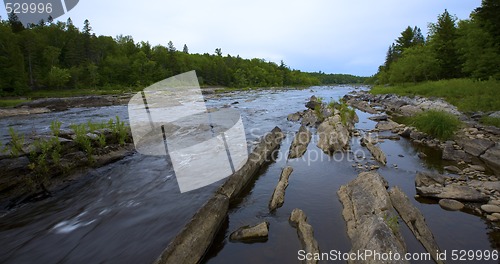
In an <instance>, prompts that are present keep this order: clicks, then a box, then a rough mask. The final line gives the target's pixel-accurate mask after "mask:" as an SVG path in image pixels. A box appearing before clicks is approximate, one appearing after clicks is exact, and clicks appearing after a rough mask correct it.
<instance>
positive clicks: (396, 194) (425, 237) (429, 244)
mask: <svg viewBox="0 0 500 264" xmlns="http://www.w3.org/2000/svg"><path fill="white" fill-rule="evenodd" d="M389 196H390V198H391V201H392V204H393V206H394V208H395V209H396V211H398V213H399V215H400V216H401V218H402V219H403V221H404V222H405V223H406V225H407V226H408V228H409V229H410V230H411V232H412V233H413V235H415V237H416V238H417V240H418V241H420V243H422V245H423V246H424V248H425V249H426V250H427V252H428V253H430V254H431V256H432V258H433V259H434V261H435V262H436V263H444V262H443V261H442V260H439V258H438V257H437V254H438V253H439V252H441V250H440V249H439V246H438V244H437V243H436V240H435V239H434V235H433V234H432V232H431V230H430V229H429V227H428V226H427V224H426V222H425V218H424V216H423V215H422V213H421V212H420V211H419V210H418V209H417V208H416V207H415V206H413V204H412V203H411V202H410V199H408V197H407V196H406V195H405V194H404V192H403V191H401V189H399V188H398V187H394V188H392V189H391V190H390V191H389Z"/></svg>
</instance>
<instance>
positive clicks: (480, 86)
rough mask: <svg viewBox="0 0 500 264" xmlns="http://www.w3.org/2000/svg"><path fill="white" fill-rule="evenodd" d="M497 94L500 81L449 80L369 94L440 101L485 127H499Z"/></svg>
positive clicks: (406, 85)
mask: <svg viewBox="0 0 500 264" xmlns="http://www.w3.org/2000/svg"><path fill="white" fill-rule="evenodd" d="M499 90H500V81H497V80H488V81H474V80H471V79H452V80H441V81H432V82H423V83H418V84H405V85H395V86H387V87H386V86H375V87H374V88H373V89H371V90H370V93H371V94H373V95H381V94H396V95H400V96H409V97H415V96H421V97H427V98H436V97H437V98H442V99H443V100H445V101H446V102H448V103H450V104H452V105H454V106H455V107H456V108H457V109H458V110H459V111H461V112H462V113H464V114H466V115H467V116H470V117H473V118H474V119H476V120H479V121H481V123H484V124H486V125H496V126H497V127H500V97H499V96H498V91H499Z"/></svg>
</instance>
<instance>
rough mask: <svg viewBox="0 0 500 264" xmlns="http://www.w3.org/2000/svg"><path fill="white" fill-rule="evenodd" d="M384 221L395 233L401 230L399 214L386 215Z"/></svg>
mask: <svg viewBox="0 0 500 264" xmlns="http://www.w3.org/2000/svg"><path fill="white" fill-rule="evenodd" d="M384 222H385V223H386V224H387V226H388V227H389V228H390V229H391V230H392V233H393V234H397V233H398V232H399V218H398V216H397V215H391V214H387V215H385V216H384Z"/></svg>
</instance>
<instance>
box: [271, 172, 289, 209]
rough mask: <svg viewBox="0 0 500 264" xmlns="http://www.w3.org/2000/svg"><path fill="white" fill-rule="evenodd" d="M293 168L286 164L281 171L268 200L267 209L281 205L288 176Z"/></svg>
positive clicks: (283, 200)
mask: <svg viewBox="0 0 500 264" xmlns="http://www.w3.org/2000/svg"><path fill="white" fill-rule="evenodd" d="M292 172H293V168H292V167H290V166H288V167H286V168H284V169H283V170H282V171H281V175H280V179H279V182H278V185H276V188H275V189H274V192H273V195H272V197H271V200H270V201H269V211H274V210H276V209H277V208H279V207H281V206H282V205H283V203H284V202H285V190H286V187H288V178H289V177H290V174H292Z"/></svg>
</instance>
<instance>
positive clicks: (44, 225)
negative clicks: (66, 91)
mask: <svg viewBox="0 0 500 264" xmlns="http://www.w3.org/2000/svg"><path fill="white" fill-rule="evenodd" d="M351 90H353V88H352V87H312V88H311V89H306V90H283V91H277V90H264V91H246V92H235V93H231V94H224V95H222V96H210V97H207V99H208V100H207V105H208V106H209V107H228V106H229V107H232V108H235V109H238V110H239V111H240V113H241V115H242V118H243V123H244V126H245V131H246V136H247V141H248V143H249V148H250V149H251V147H252V146H253V144H254V143H255V142H256V140H258V138H260V137H261V136H262V135H263V134H264V133H266V132H269V131H271V130H272V129H273V128H274V127H275V126H279V127H280V128H281V129H282V130H283V131H284V132H285V133H286V134H287V138H286V140H285V141H284V142H283V143H282V146H281V150H280V154H279V155H278V157H277V161H276V162H275V163H272V164H269V165H268V166H266V167H264V168H262V169H261V171H260V173H259V176H258V177H257V178H256V180H255V181H254V182H252V184H251V186H249V187H248V188H247V189H246V193H245V195H244V196H242V197H241V199H239V200H238V202H237V203H236V204H234V205H232V207H231V209H230V214H229V217H228V220H227V221H226V223H225V225H224V227H223V230H222V231H221V232H220V233H219V234H218V237H217V239H216V241H215V242H214V244H213V245H212V247H211V249H210V251H209V252H208V254H207V256H206V258H205V260H204V262H206V263H298V262H299V261H298V260H297V251H298V250H299V249H301V245H300V242H299V240H298V238H297V233H296V230H295V229H294V228H292V227H291V226H290V224H289V223H288V218H289V215H290V213H291V211H292V210H293V209H294V208H301V209H302V210H303V211H304V212H305V213H306V214H307V216H308V222H309V223H310V224H311V225H312V226H313V228H314V233H315V237H316V239H317V240H318V243H319V246H320V249H321V251H322V252H329V251H330V250H338V251H340V252H348V251H349V249H350V247H351V245H350V241H349V238H348V237H347V234H346V227H345V222H344V220H343V218H342V215H341V211H342V204H341V203H340V201H339V200H338V197H337V194H336V193H337V190H338V189H339V188H340V186H341V185H343V184H346V183H348V182H349V181H351V180H352V179H354V178H355V177H356V175H357V173H358V172H359V171H357V170H356V168H355V167H353V166H352V165H353V164H354V160H355V159H356V157H357V156H360V157H361V156H363V155H365V156H366V157H367V158H366V159H364V160H362V161H361V162H362V163H363V164H364V163H367V162H368V163H370V164H375V163H374V162H373V161H371V160H370V159H369V157H370V154H368V153H367V152H366V151H365V150H364V149H363V148H362V147H361V146H360V145H359V143H358V140H357V139H356V138H354V139H353V141H352V151H351V152H349V153H344V154H342V153H337V154H336V155H334V156H333V157H329V156H327V155H324V154H323V153H322V152H321V151H319V150H318V148H317V147H316V144H315V142H317V139H316V138H314V139H313V142H311V144H310V145H309V147H308V151H307V152H306V154H305V156H304V158H300V159H295V160H287V159H286V158H285V157H286V151H287V150H288V149H289V146H290V143H291V140H292V139H293V134H294V133H295V132H296V131H297V130H298V129H299V126H300V125H299V124H298V123H293V122H289V121H287V120H286V116H287V115H288V114H290V113H294V112H297V111H301V110H303V109H304V103H305V102H307V99H308V98H309V97H310V96H311V95H313V94H314V95H316V96H320V97H322V98H324V100H325V101H330V100H331V99H338V98H339V97H342V96H343V95H345V94H346V93H348V92H350V91H351ZM358 115H359V117H360V122H359V123H358V124H357V128H358V129H360V130H362V131H367V130H370V129H372V128H373V127H374V126H375V122H372V121H370V120H368V119H367V118H368V117H369V116H370V115H367V114H365V113H362V112H359V111H358ZM115 116H119V117H120V118H121V119H122V120H127V119H128V115H127V108H126V106H112V107H98V108H75V109H71V110H68V111H65V112H59V113H48V114H41V115H36V116H29V117H27V116H20V117H12V118H5V119H1V120H0V139H1V140H2V142H5V141H7V139H8V127H9V126H13V127H14V128H15V129H16V130H17V131H19V132H22V133H25V134H30V133H44V132H48V131H49V125H50V123H51V121H53V120H59V121H61V122H62V123H63V127H67V126H69V124H71V123H83V122H87V121H88V120H92V121H94V122H95V121H107V120H109V119H110V118H114V117H115ZM380 146H381V148H382V150H384V152H385V153H386V154H387V160H388V165H387V166H386V167H382V168H381V169H380V170H379V173H380V174H381V175H383V176H384V177H385V178H386V179H387V180H388V182H389V184H390V185H391V186H396V185H397V186H400V187H401V188H402V189H403V190H404V191H405V193H406V194H407V195H408V196H409V197H410V200H411V201H412V203H413V204H414V205H415V206H416V207H417V208H419V209H420V210H421V211H422V213H423V214H424V215H425V217H426V220H427V224H428V225H429V227H430V228H431V230H432V231H433V232H434V236H435V238H436V240H437V242H438V244H439V245H440V247H441V249H442V250H447V251H448V255H450V254H451V250H461V249H466V250H471V249H474V250H479V249H480V250H492V249H498V248H500V238H499V231H498V229H495V227H493V226H490V225H489V224H487V222H486V221H485V220H483V219H481V218H479V217H477V216H473V215H470V214H467V213H465V212H449V211H445V210H442V209H441V208H440V207H439V205H437V204H436V203H432V202H431V203H429V201H423V200H422V201H417V200H415V199H413V198H412V197H413V196H414V195H415V188H414V178H415V174H416V172H417V171H426V170H436V169H437V170H441V169H442V163H441V161H440V159H439V158H438V157H439V153H435V151H432V150H429V149H420V148H418V149H417V148H416V146H414V145H412V143H411V142H409V141H407V140H405V139H402V140H400V141H390V140H386V141H385V142H383V143H380ZM418 151H424V152H426V154H428V158H427V159H426V160H421V159H419V158H418V157H417V154H418ZM287 165H289V166H292V167H293V168H294V171H293V173H292V175H291V176H290V183H289V186H288V188H287V190H286V196H285V203H284V205H283V207H281V208H279V209H277V210H276V212H274V213H269V211H268V208H267V206H268V202H269V199H270V197H271V195H272V193H273V190H274V187H275V186H276V184H277V182H278V179H279V175H280V172H281V169H282V168H283V167H285V166H287ZM394 165H397V167H396V166H394ZM79 173H80V174H81V177H80V179H81V180H79V181H78V182H77V183H75V184H73V185H71V186H70V187H68V188H66V189H64V190H61V191H59V192H58V193H55V194H54V195H53V197H51V198H49V199H46V200H42V201H39V202H34V203H31V204H26V205H24V206H21V207H19V208H16V209H14V210H11V211H8V212H4V213H3V214H2V215H0V245H1V246H0V263H34V262H36V263H101V262H109V263H150V262H152V261H154V260H155V259H156V258H157V257H158V256H159V254H160V253H161V251H162V250H163V249H164V248H165V247H166V246H167V245H168V243H169V241H170V240H171V239H172V238H173V237H174V236H175V235H176V234H177V233H178V232H179V231H180V230H181V228H182V227H183V226H184V225H185V224H186V222H187V221H188V220H189V219H190V217H191V216H192V215H193V214H194V213H195V212H196V211H197V210H198V209H199V208H200V206H201V205H202V204H203V203H205V202H206V200H207V199H208V198H209V197H210V196H211V194H212V193H213V192H214V190H216V189H217V188H218V187H219V186H220V185H221V184H222V182H223V181H219V182H217V183H214V184H212V185H210V186H207V187H205V188H202V189H198V190H195V191H191V192H188V193H182V194H181V193H180V191H179V188H178V186H177V182H176V179H175V175H174V172H173V170H172V168H170V167H169V166H168V165H167V164H166V162H165V159H164V158H163V157H152V156H144V155H141V154H138V153H136V154H134V155H131V156H128V157H126V158H124V159H123V160H121V161H119V162H116V163H113V164H110V165H107V166H105V167H102V168H99V169H94V170H90V171H82V172H79ZM264 220H266V221H268V222H269V223H270V231H269V239H268V241H267V242H265V243H253V244H245V243H233V242H230V241H229V240H228V236H229V234H230V233H231V232H232V231H234V230H236V229H237V228H239V227H241V226H244V225H252V224H256V223H259V222H262V221H264ZM400 222H401V221H400ZM400 226H401V228H402V231H403V235H404V237H405V240H406V243H407V247H408V251H409V252H412V253H415V252H424V249H423V247H422V246H421V245H420V244H419V242H418V241H417V240H416V239H415V238H414V237H413V235H412V234H411V232H410V231H409V230H408V228H407V227H406V226H405V225H404V223H400ZM340 263H342V262H340ZM422 263H426V262H422ZM427 263H432V262H429V261H428V262H427ZM447 263H453V262H450V261H448V262H447ZM457 263H458V262H457ZM460 263H463V262H460ZM471 263H473V262H471ZM481 263H497V261H490V262H481Z"/></svg>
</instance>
